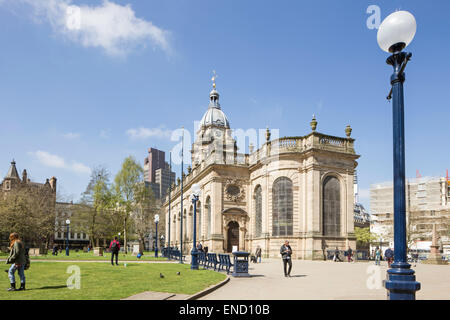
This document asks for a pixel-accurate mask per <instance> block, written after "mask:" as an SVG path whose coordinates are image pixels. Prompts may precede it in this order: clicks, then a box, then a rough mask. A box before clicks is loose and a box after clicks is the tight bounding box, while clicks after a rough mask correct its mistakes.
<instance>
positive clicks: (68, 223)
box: [66, 219, 70, 256]
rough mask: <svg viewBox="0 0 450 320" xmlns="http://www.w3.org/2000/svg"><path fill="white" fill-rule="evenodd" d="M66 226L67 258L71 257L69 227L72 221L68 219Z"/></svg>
mask: <svg viewBox="0 0 450 320" xmlns="http://www.w3.org/2000/svg"><path fill="white" fill-rule="evenodd" d="M66 225H67V246H66V256H68V255H69V226H70V220H69V219H67V220H66Z"/></svg>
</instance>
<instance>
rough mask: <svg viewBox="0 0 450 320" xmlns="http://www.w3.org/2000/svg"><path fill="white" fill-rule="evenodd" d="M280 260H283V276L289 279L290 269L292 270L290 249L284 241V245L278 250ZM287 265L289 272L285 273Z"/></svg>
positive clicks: (287, 242)
mask: <svg viewBox="0 0 450 320" xmlns="http://www.w3.org/2000/svg"><path fill="white" fill-rule="evenodd" d="M280 254H281V258H282V259H283V266H284V276H285V277H290V276H291V269H292V260H291V255H292V249H291V246H290V245H289V241H287V240H286V241H284V244H283V245H282V246H281V249H280ZM288 264H289V270H288V271H286V267H287V265H288Z"/></svg>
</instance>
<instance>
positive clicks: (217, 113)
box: [192, 75, 234, 166]
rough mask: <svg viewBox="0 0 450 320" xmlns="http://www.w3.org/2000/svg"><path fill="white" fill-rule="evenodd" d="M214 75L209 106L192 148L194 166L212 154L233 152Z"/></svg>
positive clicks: (228, 125)
mask: <svg viewBox="0 0 450 320" xmlns="http://www.w3.org/2000/svg"><path fill="white" fill-rule="evenodd" d="M216 78H217V77H216V75H214V77H213V78H212V80H213V89H212V91H211V92H210V93H209V106H208V110H206V112H205V114H204V115H203V117H202V120H201V121H200V125H199V130H198V131H197V137H196V140H195V142H194V144H193V148H192V150H193V151H192V163H193V164H194V166H195V165H196V164H197V163H200V162H201V161H202V160H204V159H205V158H207V157H208V156H209V155H210V154H211V153H212V152H215V153H216V154H218V155H219V154H221V153H223V154H228V153H230V152H231V154H233V152H234V139H233V138H232V137H231V130H230V122H229V121H228V118H227V116H226V115H225V113H224V112H223V111H222V109H221V107H220V103H219V98H220V94H219V92H218V91H217V90H216V81H215V80H216Z"/></svg>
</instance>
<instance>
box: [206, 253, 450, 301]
mask: <svg viewBox="0 0 450 320" xmlns="http://www.w3.org/2000/svg"><path fill="white" fill-rule="evenodd" d="M413 269H414V270H415V271H416V277H417V281H419V282H420V283H421V286H422V289H421V290H420V291H418V292H417V296H416V298H417V299H418V300H420V299H446V300H447V299H450V266H448V265H447V266H439V265H426V264H417V265H416V266H415V267H414V266H413ZM377 271H380V272H379V277H377ZM386 271H387V264H386V263H385V262H383V263H382V265H381V267H374V263H373V262H356V263H348V262H331V261H305V260H293V267H292V272H291V276H292V277H291V278H285V277H284V274H283V267H282V262H281V259H265V260H263V262H262V263H261V264H253V263H252V264H251V265H250V273H251V275H252V277H251V278H234V277H231V280H230V282H228V283H227V284H226V285H225V286H223V287H221V288H219V289H217V290H216V291H214V292H212V293H211V294H209V295H207V296H204V297H203V298H201V299H200V300H230V299H233V300H259V299H264V300H309V299H311V300H314V299H322V300H330V299H331V300H333V299H341V300H385V299H386V290H385V289H384V288H383V287H381V288H378V289H377V288H376V286H377V285H380V282H381V281H382V280H383V279H385V278H386ZM375 279H378V280H379V281H378V283H377V282H376V281H374V280H375ZM369 287H372V289H369Z"/></svg>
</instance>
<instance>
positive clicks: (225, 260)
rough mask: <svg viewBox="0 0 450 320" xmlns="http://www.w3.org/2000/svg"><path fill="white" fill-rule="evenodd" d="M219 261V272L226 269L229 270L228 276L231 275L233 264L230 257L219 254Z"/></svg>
mask: <svg viewBox="0 0 450 320" xmlns="http://www.w3.org/2000/svg"><path fill="white" fill-rule="evenodd" d="M219 260H220V264H219V271H220V270H222V269H223V268H225V269H226V270H227V274H229V273H230V269H231V267H232V266H233V264H232V263H231V259H230V255H228V254H221V253H219Z"/></svg>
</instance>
